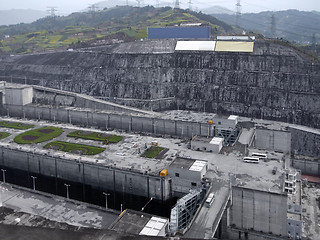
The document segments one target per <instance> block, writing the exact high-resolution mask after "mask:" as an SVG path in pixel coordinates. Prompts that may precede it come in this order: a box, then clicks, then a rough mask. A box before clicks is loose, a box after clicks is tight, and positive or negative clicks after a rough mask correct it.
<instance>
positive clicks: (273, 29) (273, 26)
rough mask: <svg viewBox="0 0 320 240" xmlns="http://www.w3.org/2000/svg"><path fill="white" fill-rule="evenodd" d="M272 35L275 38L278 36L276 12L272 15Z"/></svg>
mask: <svg viewBox="0 0 320 240" xmlns="http://www.w3.org/2000/svg"><path fill="white" fill-rule="evenodd" d="M270 30H271V37H272V38H275V37H276V18H275V16H274V13H272V15H271V29H270Z"/></svg>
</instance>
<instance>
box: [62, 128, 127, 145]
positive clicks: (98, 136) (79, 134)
mask: <svg viewBox="0 0 320 240" xmlns="http://www.w3.org/2000/svg"><path fill="white" fill-rule="evenodd" d="M67 136H68V137H73V138H82V139H88V140H94V141H106V140H108V142H111V143H117V142H120V141H121V140H122V136H117V135H104V134H103V133H97V132H83V131H80V130H78V131H74V132H71V133H69V134H68V135H67Z"/></svg>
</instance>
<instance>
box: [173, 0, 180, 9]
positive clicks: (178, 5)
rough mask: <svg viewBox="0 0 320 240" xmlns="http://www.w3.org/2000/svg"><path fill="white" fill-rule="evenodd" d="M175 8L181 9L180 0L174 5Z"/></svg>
mask: <svg viewBox="0 0 320 240" xmlns="http://www.w3.org/2000/svg"><path fill="white" fill-rule="evenodd" d="M174 8H180V2H179V0H176V2H175V4H174Z"/></svg>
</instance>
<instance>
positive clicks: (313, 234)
mask: <svg viewBox="0 0 320 240" xmlns="http://www.w3.org/2000/svg"><path fill="white" fill-rule="evenodd" d="M319 198H320V185H313V184H307V185H303V187H302V221H303V225H302V229H303V230H302V232H303V235H302V236H303V237H304V238H305V239H310V240H311V239H312V240H313V239H315V240H319V239H320V208H319V201H318V200H317V199H319Z"/></svg>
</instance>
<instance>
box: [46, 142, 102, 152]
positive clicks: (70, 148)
mask: <svg viewBox="0 0 320 240" xmlns="http://www.w3.org/2000/svg"><path fill="white" fill-rule="evenodd" d="M43 148H46V149H52V148H53V149H56V148H58V149H56V150H60V151H64V152H72V153H80V154H82V155H96V154H99V153H102V152H103V151H104V150H105V148H101V147H95V146H89V145H83V144H77V143H68V142H62V141H54V142H51V143H48V144H46V145H45V146H44V147H43Z"/></svg>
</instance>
